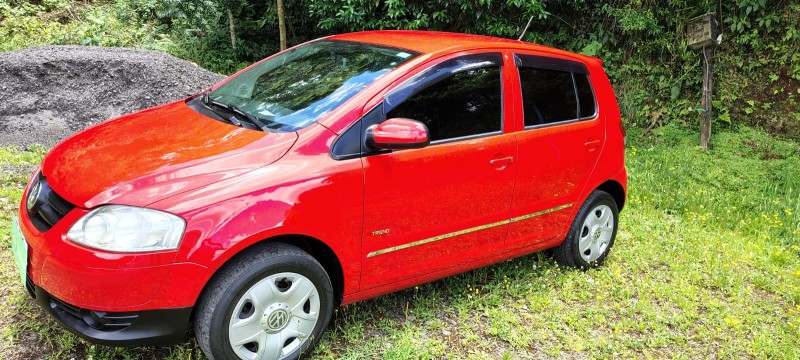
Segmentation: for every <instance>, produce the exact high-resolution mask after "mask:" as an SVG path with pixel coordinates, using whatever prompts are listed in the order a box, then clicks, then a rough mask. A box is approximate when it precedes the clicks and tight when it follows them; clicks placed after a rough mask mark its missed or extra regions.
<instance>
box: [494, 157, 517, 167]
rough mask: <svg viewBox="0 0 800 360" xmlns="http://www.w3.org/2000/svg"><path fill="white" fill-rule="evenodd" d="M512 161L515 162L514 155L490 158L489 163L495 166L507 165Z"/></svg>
mask: <svg viewBox="0 0 800 360" xmlns="http://www.w3.org/2000/svg"><path fill="white" fill-rule="evenodd" d="M512 162H514V157H513V156H509V157H504V158H499V159H492V160H489V165H492V166H494V167H506V166H507V165H508V164H511V163H512Z"/></svg>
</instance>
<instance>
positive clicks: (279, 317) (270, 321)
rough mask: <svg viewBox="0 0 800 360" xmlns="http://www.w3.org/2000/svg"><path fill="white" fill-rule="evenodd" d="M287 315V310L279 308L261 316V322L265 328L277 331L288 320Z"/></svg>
mask: <svg viewBox="0 0 800 360" xmlns="http://www.w3.org/2000/svg"><path fill="white" fill-rule="evenodd" d="M289 317H290V316H289V312H288V311H286V310H285V309H280V308H279V309H275V310H274V311H272V312H269V313H268V315H267V316H265V317H264V318H262V320H261V323H262V324H263V325H264V328H265V330H267V331H269V332H278V331H280V330H281V329H283V328H284V327H285V326H286V324H287V323H288V322H289Z"/></svg>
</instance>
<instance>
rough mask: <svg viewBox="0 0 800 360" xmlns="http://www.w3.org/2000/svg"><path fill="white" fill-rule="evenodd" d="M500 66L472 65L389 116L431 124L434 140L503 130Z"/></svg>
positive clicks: (442, 81)
mask: <svg viewBox="0 0 800 360" xmlns="http://www.w3.org/2000/svg"><path fill="white" fill-rule="evenodd" d="M501 86H502V84H501V81H500V67H499V66H488V67H482V68H468V69H467V70H464V71H460V72H457V73H455V74H453V75H450V76H449V77H447V78H445V79H443V80H441V81H439V82H437V83H435V84H433V85H431V86H429V87H427V88H426V89H424V90H422V91H421V92H419V93H417V94H416V95H414V96H412V97H411V98H409V99H407V100H405V101H404V102H402V103H401V104H399V105H397V106H396V107H395V108H393V109H392V110H391V111H389V113H388V114H387V115H386V117H387V118H398V117H399V118H408V119H414V120H417V121H421V122H422V123H424V124H425V125H427V126H428V130H429V131H430V139H431V141H439V140H447V139H454V138H460V137H465V136H472V135H480V134H486V133H493V132H498V131H501V130H502V88H501Z"/></svg>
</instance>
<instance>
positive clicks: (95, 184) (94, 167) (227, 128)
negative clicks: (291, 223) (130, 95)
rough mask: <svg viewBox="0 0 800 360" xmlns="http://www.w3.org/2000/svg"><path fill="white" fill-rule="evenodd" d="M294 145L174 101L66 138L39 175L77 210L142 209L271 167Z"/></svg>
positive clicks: (283, 136) (289, 136) (293, 136)
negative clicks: (108, 206)
mask: <svg viewBox="0 0 800 360" xmlns="http://www.w3.org/2000/svg"><path fill="white" fill-rule="evenodd" d="M296 140H297V133H295V132H290V133H264V132H260V131H255V130H248V129H243V128H240V127H237V126H233V125H231V124H228V123H223V122H221V121H217V120H214V119H211V118H209V117H206V116H204V115H202V114H200V113H198V112H196V111H194V110H192V109H191V108H190V107H189V106H187V105H186V103H185V102H184V101H177V102H174V103H171V104H166V105H162V106H159V107H155V108H152V109H148V110H144V111H141V112H138V113H134V114H130V115H125V116H122V117H119V118H116V119H114V120H110V121H107V122H104V123H101V124H99V125H96V126H93V127H91V128H88V129H86V130H84V131H82V132H79V133H77V134H75V135H73V136H71V137H69V138H67V139H66V140H64V141H63V142H61V143H60V144H58V145H57V146H56V147H55V148H53V149H52V150H51V151H50V153H48V154H47V156H46V157H45V158H44V161H43V164H42V173H43V174H44V176H45V177H46V178H47V182H48V184H49V185H50V186H51V187H52V188H53V190H54V191H55V192H56V193H58V194H59V195H61V196H62V197H63V198H64V199H65V200H67V201H69V202H71V203H73V204H75V205H76V206H79V207H83V208H87V209H88V208H92V207H95V206H97V205H102V204H109V203H113V204H126V205H133V206H145V205H148V204H151V203H153V202H155V201H158V200H161V199H164V198H167V197H169V196H172V195H175V194H178V193H180V192H184V191H188V190H191V189H195V188H198V187H200V186H204V185H208V184H211V183H213V182H216V181H220V180H223V179H226V178H229V177H232V176H236V175H240V174H242V173H245V172H248V171H252V170H254V169H257V168H259V167H263V166H266V165H269V164H271V163H273V162H275V161H276V160H278V159H280V158H281V157H282V156H283V155H284V154H286V152H287V151H288V150H289V149H290V148H291V147H292V144H294V142H295V141H296Z"/></svg>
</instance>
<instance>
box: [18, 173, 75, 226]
mask: <svg viewBox="0 0 800 360" xmlns="http://www.w3.org/2000/svg"><path fill="white" fill-rule="evenodd" d="M28 191H29V193H28V197H27V198H26V199H25V207H26V208H27V210H28V217H29V218H30V219H31V222H32V223H33V226H35V227H36V229H38V230H39V231H41V232H45V231H48V230H50V229H51V228H52V227H53V226H54V225H55V224H56V223H58V222H59V221H61V219H62V218H63V217H64V216H65V215H67V214H68V213H69V212H70V211H72V209H74V208H75V205H72V204H70V203H69V202H68V201H67V200H64V198H62V197H61V196H60V195H58V194H56V192H55V191H53V189H52V188H51V187H50V185H48V184H47V179H46V178H45V177H44V175H42V174H41V173H39V175H38V176H37V177H36V180H34V182H33V183H32V184H31V187H30V188H29V189H28ZM34 192H35V193H34Z"/></svg>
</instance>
